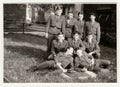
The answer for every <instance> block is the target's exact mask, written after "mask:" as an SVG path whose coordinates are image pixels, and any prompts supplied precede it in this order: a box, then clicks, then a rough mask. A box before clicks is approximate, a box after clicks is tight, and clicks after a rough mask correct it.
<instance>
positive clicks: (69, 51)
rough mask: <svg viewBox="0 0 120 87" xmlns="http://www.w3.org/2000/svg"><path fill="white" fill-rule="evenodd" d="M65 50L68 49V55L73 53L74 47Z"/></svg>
mask: <svg viewBox="0 0 120 87" xmlns="http://www.w3.org/2000/svg"><path fill="white" fill-rule="evenodd" d="M67 51H68V53H69V54H70V55H73V51H74V49H73V48H72V47H70V48H69V49H68V50H67Z"/></svg>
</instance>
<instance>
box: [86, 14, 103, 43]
mask: <svg viewBox="0 0 120 87" xmlns="http://www.w3.org/2000/svg"><path fill="white" fill-rule="evenodd" d="M95 19H96V15H95V13H91V14H90V21H89V22H86V25H85V37H86V36H88V35H93V37H94V38H95V39H96V41H97V43H98V44H99V42H100V34H101V31H100V24H99V23H98V22H96V21H95Z"/></svg>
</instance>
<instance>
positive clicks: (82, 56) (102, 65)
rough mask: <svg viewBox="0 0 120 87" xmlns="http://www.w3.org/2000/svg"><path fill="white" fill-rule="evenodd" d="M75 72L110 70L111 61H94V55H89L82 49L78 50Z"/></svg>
mask: <svg viewBox="0 0 120 87" xmlns="http://www.w3.org/2000/svg"><path fill="white" fill-rule="evenodd" d="M76 54H77V56H76V58H75V70H77V71H84V72H86V71H87V70H92V71H101V69H108V68H109V65H110V61H109V60H102V59H94V58H93V56H92V55H89V54H87V53H86V52H85V51H82V50H81V49H76Z"/></svg>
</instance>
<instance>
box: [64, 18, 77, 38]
mask: <svg viewBox="0 0 120 87" xmlns="http://www.w3.org/2000/svg"><path fill="white" fill-rule="evenodd" d="M75 22H76V19H75V18H72V19H67V18H66V27H65V28H66V29H65V31H66V37H69V38H70V37H72V33H73V32H74V28H75Z"/></svg>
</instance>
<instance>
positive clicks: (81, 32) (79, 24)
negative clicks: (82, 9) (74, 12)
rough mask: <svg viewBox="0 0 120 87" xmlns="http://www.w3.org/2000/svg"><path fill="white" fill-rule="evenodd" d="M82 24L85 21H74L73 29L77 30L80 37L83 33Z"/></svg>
mask: <svg viewBox="0 0 120 87" xmlns="http://www.w3.org/2000/svg"><path fill="white" fill-rule="evenodd" d="M84 24H85V21H80V20H77V22H76V23H75V31H77V32H79V33H80V36H81V37H83V34H84Z"/></svg>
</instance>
